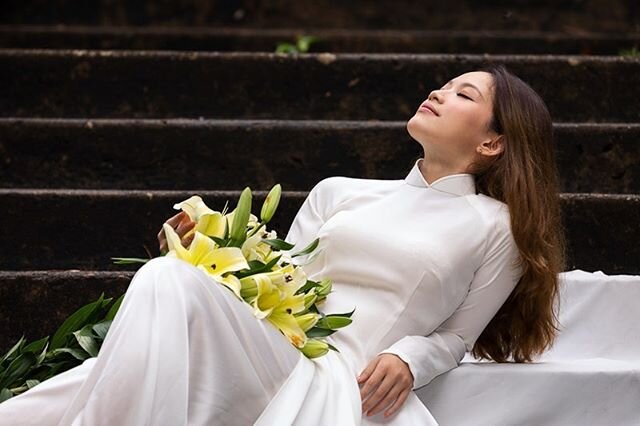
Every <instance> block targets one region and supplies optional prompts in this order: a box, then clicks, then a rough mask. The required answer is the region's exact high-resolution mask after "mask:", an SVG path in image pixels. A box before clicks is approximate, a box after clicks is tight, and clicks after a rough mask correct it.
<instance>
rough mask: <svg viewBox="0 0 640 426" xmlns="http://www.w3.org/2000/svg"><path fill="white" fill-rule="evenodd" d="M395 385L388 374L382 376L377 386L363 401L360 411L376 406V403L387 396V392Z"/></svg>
mask: <svg viewBox="0 0 640 426" xmlns="http://www.w3.org/2000/svg"><path fill="white" fill-rule="evenodd" d="M394 385H395V381H394V380H392V379H391V378H390V377H389V376H388V375H387V376H385V377H384V379H383V380H382V382H381V383H380V385H379V386H378V388H377V389H376V390H375V392H373V393H372V394H371V396H369V398H367V400H366V401H365V403H364V404H363V405H362V412H367V411H370V410H371V409H372V408H373V407H376V406H378V404H379V403H380V402H381V401H382V400H383V399H384V398H386V397H387V394H388V393H389V391H390V390H391V388H393V387H394Z"/></svg>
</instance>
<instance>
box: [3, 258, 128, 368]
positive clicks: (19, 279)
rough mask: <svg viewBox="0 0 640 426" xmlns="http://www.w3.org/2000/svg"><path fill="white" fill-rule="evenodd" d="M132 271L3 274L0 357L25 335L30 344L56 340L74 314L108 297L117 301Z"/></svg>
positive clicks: (18, 272)
mask: <svg viewBox="0 0 640 426" xmlns="http://www.w3.org/2000/svg"><path fill="white" fill-rule="evenodd" d="M133 274H134V272H130V271H127V272H125V271H79V270H67V271H56V270H42V271H0V354H2V355H4V354H5V352H6V351H7V350H9V348H10V347H11V345H13V344H14V343H15V342H17V341H18V339H19V338H20V336H22V334H23V333H24V335H25V337H26V338H27V340H28V341H33V340H36V339H39V338H41V337H44V336H47V335H49V336H51V337H53V333H55V331H56V330H57V329H58V327H59V326H60V325H62V323H63V322H64V320H65V319H66V318H67V317H68V316H69V315H71V314H72V313H73V312H74V311H76V310H77V309H79V308H80V307H81V306H83V305H86V304H87V303H89V302H93V301H94V300H96V299H98V297H99V296H100V293H103V292H104V294H105V297H113V298H114V299H117V298H118V297H120V295H121V294H122V293H124V292H125V291H126V289H127V287H128V286H129V282H130V281H131V278H132V277H133Z"/></svg>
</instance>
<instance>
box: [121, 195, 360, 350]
mask: <svg viewBox="0 0 640 426" xmlns="http://www.w3.org/2000/svg"><path fill="white" fill-rule="evenodd" d="M280 195H281V187H280V185H275V186H274V187H273V188H272V189H271V191H269V194H268V195H267V197H266V199H265V201H264V204H263V205H262V210H261V212H260V220H258V218H257V217H256V216H254V215H253V214H252V213H251V197H252V196H251V190H250V189H249V188H245V189H244V190H243V191H242V194H241V195H240V199H239V201H238V205H237V207H236V209H235V210H233V211H232V212H230V213H227V206H226V205H225V207H224V208H223V210H222V211H215V210H212V209H210V208H209V207H208V206H207V205H206V204H205V203H204V201H203V200H202V198H201V197H199V196H198V195H194V196H192V197H190V198H188V199H186V200H184V201H182V202H180V203H177V204H175V205H174V206H173V208H174V209H176V210H183V211H184V212H186V214H187V215H188V216H189V218H190V219H191V220H192V221H194V222H195V223H196V225H195V226H194V227H193V228H192V229H191V231H189V232H188V233H187V234H185V235H184V237H185V238H186V237H187V236H190V235H191V234H192V233H195V235H194V236H193V239H192V241H191V243H190V244H189V246H188V247H184V246H183V245H182V242H181V239H180V236H178V234H177V233H176V232H175V230H174V229H173V228H172V227H171V226H170V225H168V224H167V223H165V224H163V229H164V232H165V234H166V237H167V246H168V251H166V252H164V253H161V255H163V256H172V257H176V258H178V259H181V260H183V261H185V262H188V263H190V264H192V265H194V266H196V267H197V268H199V269H201V270H202V271H204V272H205V273H206V274H207V275H209V276H210V277H211V278H213V279H214V280H215V282H217V283H219V284H220V285H223V286H225V287H226V288H227V289H229V290H230V291H232V292H233V294H234V295H235V296H236V297H238V299H240V300H241V301H244V302H245V303H247V304H248V305H250V306H251V308H252V311H253V314H254V315H255V316H256V318H258V319H266V320H267V321H269V322H271V323H272V324H273V325H274V326H275V327H277V328H278V329H279V330H280V331H281V332H282V333H283V334H284V335H285V336H286V337H287V338H288V340H289V341H290V342H291V344H293V346H295V347H296V348H297V349H299V350H300V351H302V353H303V354H304V355H305V356H307V357H308V358H316V357H319V356H322V355H324V354H326V353H327V352H328V351H329V349H331V350H335V351H337V349H336V348H335V347H334V346H333V345H331V344H330V343H328V342H327V341H326V340H325V339H324V337H326V336H329V335H331V334H333V333H334V332H335V331H336V330H337V329H339V328H341V327H345V326H347V325H349V324H350V323H351V321H352V320H351V318H350V317H351V315H352V314H353V311H351V312H348V313H341V314H330V315H325V314H324V313H323V312H322V311H320V309H319V308H318V307H319V306H321V305H322V304H323V303H324V301H325V300H326V297H327V296H328V294H329V293H330V292H331V280H330V279H322V280H320V281H313V280H310V279H308V277H307V275H306V274H305V272H304V269H303V267H302V266H303V265H304V264H306V263H309V262H310V261H311V260H312V258H313V257H315V255H317V252H316V253H314V251H315V250H316V248H317V246H318V242H319V239H317V238H316V239H315V240H314V241H313V242H311V243H310V244H309V245H308V246H307V247H305V248H304V249H302V250H301V251H299V252H297V253H289V251H290V250H291V249H293V247H294V244H291V243H288V242H286V241H284V240H282V239H279V238H277V234H276V232H275V231H273V230H272V231H267V229H266V225H267V224H268V223H269V221H270V220H271V219H272V218H273V215H274V213H275V211H276V209H277V207H278V204H279V202H280ZM305 257H306V258H307V261H306V262H304V263H303V262H298V259H296V258H302V259H304V258H305ZM113 259H114V260H115V261H116V263H118V264H125V263H135V262H147V261H148V259H135V258H113Z"/></svg>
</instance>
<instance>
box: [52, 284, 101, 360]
mask: <svg viewBox="0 0 640 426" xmlns="http://www.w3.org/2000/svg"><path fill="white" fill-rule="evenodd" d="M103 297H104V293H102V294H100V297H99V298H98V300H96V301H95V302H92V303H89V304H88V305H85V306H83V307H81V308H80V309H78V310H77V311H75V312H74V313H73V314H71V316H69V317H68V318H67V319H66V320H65V321H64V322H63V323H62V325H61V326H60V328H58V330H57V331H56V333H55V334H54V335H53V339H52V340H51V349H52V350H53V349H58V348H60V347H62V346H64V344H65V342H66V341H67V335H68V334H69V333H72V332H74V331H76V330H78V329H80V328H82V327H84V325H85V324H86V323H87V322H90V321H89V320H90V319H91V318H92V317H93V316H94V314H95V313H96V312H97V311H98V310H99V309H100V308H101V307H102V302H103V300H104V299H103Z"/></svg>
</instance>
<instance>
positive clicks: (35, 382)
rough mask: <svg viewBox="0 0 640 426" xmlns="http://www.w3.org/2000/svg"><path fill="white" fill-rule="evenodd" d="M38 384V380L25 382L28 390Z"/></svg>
mask: <svg viewBox="0 0 640 426" xmlns="http://www.w3.org/2000/svg"><path fill="white" fill-rule="evenodd" d="M39 384H40V380H35V379H31V380H27V381H26V385H27V387H28V388H29V389H31V388H32V387H34V386H36V385H39Z"/></svg>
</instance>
